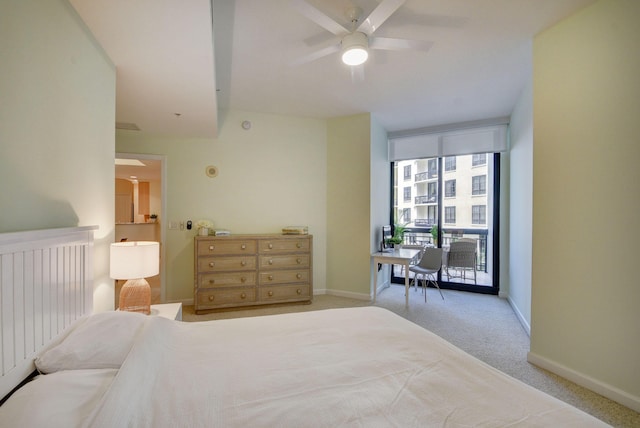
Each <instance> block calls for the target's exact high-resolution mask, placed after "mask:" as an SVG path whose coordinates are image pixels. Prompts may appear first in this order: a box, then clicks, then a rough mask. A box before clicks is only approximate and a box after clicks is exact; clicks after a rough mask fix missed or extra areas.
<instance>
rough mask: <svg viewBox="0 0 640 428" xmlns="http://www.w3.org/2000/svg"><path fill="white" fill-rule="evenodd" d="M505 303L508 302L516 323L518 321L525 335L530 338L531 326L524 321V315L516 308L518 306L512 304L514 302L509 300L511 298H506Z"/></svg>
mask: <svg viewBox="0 0 640 428" xmlns="http://www.w3.org/2000/svg"><path fill="white" fill-rule="evenodd" d="M507 301H508V302H509V305H510V306H511V309H513V313H515V314H516V317H517V318H518V321H520V324H521V325H522V328H524V331H526V332H527V335H528V336H529V337H531V326H530V325H529V322H528V321H527V320H526V318H525V317H524V315H522V312H520V308H518V306H517V305H516V304H515V303H514V301H513V300H511V298H510V297H508V296H507Z"/></svg>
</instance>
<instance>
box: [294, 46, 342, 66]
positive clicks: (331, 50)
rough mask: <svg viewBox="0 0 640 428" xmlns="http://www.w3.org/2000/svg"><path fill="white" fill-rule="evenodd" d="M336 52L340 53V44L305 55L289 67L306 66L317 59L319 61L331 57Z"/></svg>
mask: <svg viewBox="0 0 640 428" xmlns="http://www.w3.org/2000/svg"><path fill="white" fill-rule="evenodd" d="M338 51H340V43H338V44H335V45H331V46H327V47H326V48H322V49H320V50H317V51H315V52H312V53H310V54H309V55H305V56H303V57H301V58H298V59H297V60H295V61H293V62H291V64H290V65H291V66H298V65H302V64H306V63H308V62H311V61H315V60H317V59H320V58H322V57H324V56H327V55H331V54H332V53H334V52H338Z"/></svg>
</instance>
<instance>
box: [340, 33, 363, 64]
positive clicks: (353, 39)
mask: <svg viewBox="0 0 640 428" xmlns="http://www.w3.org/2000/svg"><path fill="white" fill-rule="evenodd" d="M368 47H369V40H368V39H367V35H366V34H364V33H360V32H355V33H351V34H348V35H346V36H344V38H343V39H342V62H344V63H345V64H347V65H360V64H362V63H364V62H365V61H366V60H367V58H368V57H369V51H368V50H367V48H368Z"/></svg>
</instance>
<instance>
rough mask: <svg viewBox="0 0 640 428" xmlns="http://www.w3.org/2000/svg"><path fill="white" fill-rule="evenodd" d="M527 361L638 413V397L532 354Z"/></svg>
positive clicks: (639, 398)
mask: <svg viewBox="0 0 640 428" xmlns="http://www.w3.org/2000/svg"><path fill="white" fill-rule="evenodd" d="M527 361H529V362H530V363H531V364H533V365H536V366H538V367H541V368H543V369H546V370H549V371H550V372H553V373H555V374H557V375H559V376H562V377H563V378H565V379H568V380H570V381H572V382H575V383H577V384H578V385H580V386H584V387H585V388H587V389H590V390H591V391H593V392H597V393H598V394H600V395H602V396H604V397H607V398H609V399H611V400H613V401H616V402H618V403H620V404H622V405H623V406H627V407H628V408H630V409H633V410H635V411H636V412H640V397H637V396H634V395H631V394H629V393H628V392H625V391H622V390H620V389H618V388H616V387H614V386H611V385H609V384H606V383H604V382H600V381H599V380H597V379H594V378H592V377H590V376H587V375H585V374H583V373H579V372H577V371H575V370H573V369H570V368H569V367H566V366H563V365H562V364H558V363H556V362H554V361H551V360H549V359H547V358H545V357H542V356H540V355H537V354H535V353H533V352H529V353H528V354H527Z"/></svg>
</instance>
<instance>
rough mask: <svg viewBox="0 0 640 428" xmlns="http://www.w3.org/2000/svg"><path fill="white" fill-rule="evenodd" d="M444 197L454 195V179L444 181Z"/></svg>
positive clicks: (452, 196) (453, 196)
mask: <svg viewBox="0 0 640 428" xmlns="http://www.w3.org/2000/svg"><path fill="white" fill-rule="evenodd" d="M444 197H445V198H455V197H456V180H447V181H445V182H444Z"/></svg>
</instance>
